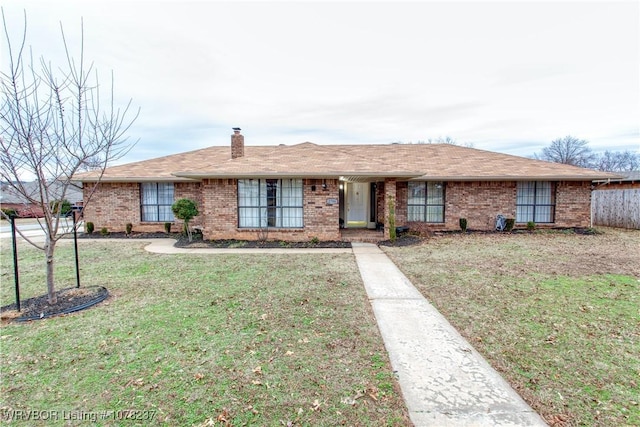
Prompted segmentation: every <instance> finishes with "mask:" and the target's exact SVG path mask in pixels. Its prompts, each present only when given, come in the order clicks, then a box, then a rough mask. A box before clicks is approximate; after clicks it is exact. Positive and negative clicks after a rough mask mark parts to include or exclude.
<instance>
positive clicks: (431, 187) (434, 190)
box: [427, 182, 444, 205]
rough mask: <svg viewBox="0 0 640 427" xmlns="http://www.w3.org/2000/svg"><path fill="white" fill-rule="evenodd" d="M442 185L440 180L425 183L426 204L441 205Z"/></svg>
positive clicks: (442, 196)
mask: <svg viewBox="0 0 640 427" xmlns="http://www.w3.org/2000/svg"><path fill="white" fill-rule="evenodd" d="M443 189H444V186H443V185H442V183H441V182H429V183H428V184H427V204H428V205H441V204H443V203H444V191H443Z"/></svg>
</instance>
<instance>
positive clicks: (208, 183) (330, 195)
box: [84, 179, 591, 241]
mask: <svg viewBox="0 0 640 427" xmlns="http://www.w3.org/2000/svg"><path fill="white" fill-rule="evenodd" d="M323 183H326V185H327V188H326V189H323V187H322V184H323ZM338 184H339V183H338V180H336V179H327V180H322V179H304V180H303V203H304V228H302V229H270V230H269V232H268V236H267V237H268V238H269V239H270V240H289V241H308V240H310V239H312V238H313V237H317V238H318V239H320V240H338V239H339V238H340V231H339V228H338V222H339V221H338V219H339V206H338V204H334V205H330V204H327V199H338V198H339V190H338ZM91 186H92V184H88V183H87V184H85V204H86V207H85V212H84V217H85V220H86V221H92V222H93V223H94V224H95V228H96V230H100V228H102V227H107V228H108V229H109V231H124V229H125V225H126V224H127V223H128V222H130V223H132V224H133V229H134V231H164V223H162V222H160V223H148V222H146V223H141V222H140V185H139V184H138V183H101V184H100V185H99V187H98V189H97V190H96V192H95V193H94V195H93V198H92V199H91V201H90V202H89V203H87V200H86V197H87V195H88V192H89V188H90V187H91ZM314 187H315V190H314V189H313V188H314ZM174 191H175V193H174V194H175V198H176V200H177V199H180V198H190V199H193V200H195V201H196V202H197V203H198V208H199V210H200V215H199V216H198V217H196V218H195V219H194V221H193V224H194V225H196V226H201V227H203V233H204V237H205V238H206V239H242V240H257V239H258V238H259V237H260V235H259V233H258V230H248V229H240V228H238V220H237V213H238V196H237V180H235V179H210V180H204V181H203V182H202V183H195V182H194V183H176V184H175V187H174ZM407 191H408V185H407V183H406V182H396V181H395V180H393V179H387V180H385V182H384V183H382V182H379V183H378V185H377V194H376V202H377V206H378V219H379V220H380V221H381V222H385V232H387V233H388V218H387V215H386V212H387V207H388V205H387V202H386V201H385V200H389V198H390V197H393V198H394V199H395V204H396V225H397V226H400V225H408V226H409V227H410V228H411V229H412V230H416V231H424V232H427V231H436V230H459V219H460V218H467V221H468V228H469V229H475V230H492V229H493V228H494V226H495V218H496V215H498V214H501V215H504V216H505V217H507V218H514V217H515V205H516V182H515V181H510V182H448V183H446V184H445V222H444V223H443V224H426V223H421V222H407ZM590 204H591V183H590V182H572V181H567V182H558V183H557V188H556V222H555V223H554V224H548V225H547V224H539V225H538V226H539V227H546V226H549V227H588V226H589V225H590V214H591V213H590ZM516 226H518V225H516ZM520 226H522V225H520ZM179 227H180V221H176V222H175V226H174V230H176V229H179ZM387 237H388V236H387Z"/></svg>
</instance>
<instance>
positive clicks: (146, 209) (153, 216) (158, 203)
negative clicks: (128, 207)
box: [140, 182, 174, 222]
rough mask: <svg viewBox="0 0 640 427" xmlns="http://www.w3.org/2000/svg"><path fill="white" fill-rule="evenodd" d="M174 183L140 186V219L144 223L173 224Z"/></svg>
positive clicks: (154, 183)
mask: <svg viewBox="0 0 640 427" xmlns="http://www.w3.org/2000/svg"><path fill="white" fill-rule="evenodd" d="M172 204H173V183H172V182H144V183H142V184H140V218H141V220H142V221H143V222H173V220H174V217H173V211H172V210H171V205H172Z"/></svg>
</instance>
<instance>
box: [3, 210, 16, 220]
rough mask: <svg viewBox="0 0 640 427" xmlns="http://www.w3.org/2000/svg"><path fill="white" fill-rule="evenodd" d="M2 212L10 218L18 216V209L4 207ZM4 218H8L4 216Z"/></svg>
mask: <svg viewBox="0 0 640 427" xmlns="http://www.w3.org/2000/svg"><path fill="white" fill-rule="evenodd" d="M2 212H3V213H4V214H5V215H6V216H8V217H9V218H15V217H17V216H18V211H17V210H15V209H12V208H2ZM2 219H6V218H5V217H4V216H3V217H2Z"/></svg>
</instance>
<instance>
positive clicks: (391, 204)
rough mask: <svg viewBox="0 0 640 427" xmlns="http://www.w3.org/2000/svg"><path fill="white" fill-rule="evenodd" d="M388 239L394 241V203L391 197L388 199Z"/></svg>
mask: <svg viewBox="0 0 640 427" xmlns="http://www.w3.org/2000/svg"><path fill="white" fill-rule="evenodd" d="M389 240H391V241H392V242H395V241H396V203H395V201H394V200H393V197H391V198H390V199H389Z"/></svg>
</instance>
